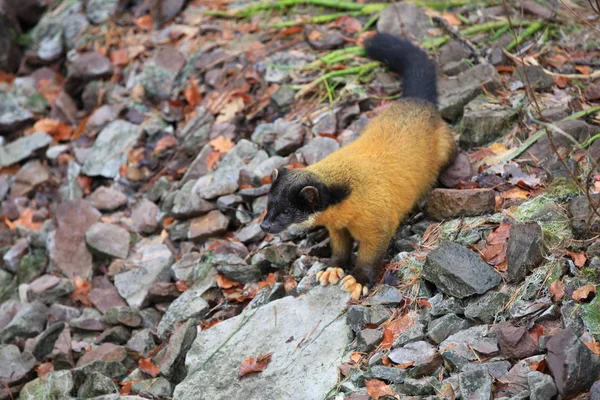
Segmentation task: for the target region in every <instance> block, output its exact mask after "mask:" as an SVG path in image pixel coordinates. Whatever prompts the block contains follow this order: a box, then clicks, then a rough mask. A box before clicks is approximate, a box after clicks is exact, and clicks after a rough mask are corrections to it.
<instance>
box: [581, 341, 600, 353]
mask: <svg viewBox="0 0 600 400" xmlns="http://www.w3.org/2000/svg"><path fill="white" fill-rule="evenodd" d="M583 344H585V345H586V346H587V347H588V349H590V350H591V351H592V353H594V354H597V355H599V356H600V342H583Z"/></svg>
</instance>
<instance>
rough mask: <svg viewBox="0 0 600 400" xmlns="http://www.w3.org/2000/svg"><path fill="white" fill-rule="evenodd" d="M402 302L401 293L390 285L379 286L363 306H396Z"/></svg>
mask: <svg viewBox="0 0 600 400" xmlns="http://www.w3.org/2000/svg"><path fill="white" fill-rule="evenodd" d="M401 301H402V292H400V290H398V289H396V288H395V287H393V286H390V285H385V284H384V285H381V286H379V288H378V289H377V292H375V294H373V295H372V296H370V297H369V299H368V300H367V301H366V302H365V305H368V306H372V305H376V304H391V305H398V304H400V302H401Z"/></svg>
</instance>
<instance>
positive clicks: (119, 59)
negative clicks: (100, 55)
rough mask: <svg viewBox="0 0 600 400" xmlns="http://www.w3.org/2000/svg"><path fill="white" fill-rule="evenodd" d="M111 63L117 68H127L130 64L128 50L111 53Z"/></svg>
mask: <svg viewBox="0 0 600 400" xmlns="http://www.w3.org/2000/svg"><path fill="white" fill-rule="evenodd" d="M110 62H112V64H113V65H114V66H116V67H125V66H126V65H127V64H129V57H128V56H127V50H125V49H117V50H113V51H111V52H110Z"/></svg>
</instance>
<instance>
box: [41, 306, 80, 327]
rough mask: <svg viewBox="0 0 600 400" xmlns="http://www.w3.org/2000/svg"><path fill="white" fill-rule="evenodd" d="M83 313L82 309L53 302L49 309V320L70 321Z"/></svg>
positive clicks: (50, 321) (52, 321) (51, 321)
mask: <svg viewBox="0 0 600 400" xmlns="http://www.w3.org/2000/svg"><path fill="white" fill-rule="evenodd" d="M79 315H81V310H79V309H78V308H75V307H69V306H65V305H62V304H52V305H51V306H50V309H49V310H48V322H49V323H54V322H67V323H68V322H70V321H71V320H72V319H73V318H76V317H78V316H79Z"/></svg>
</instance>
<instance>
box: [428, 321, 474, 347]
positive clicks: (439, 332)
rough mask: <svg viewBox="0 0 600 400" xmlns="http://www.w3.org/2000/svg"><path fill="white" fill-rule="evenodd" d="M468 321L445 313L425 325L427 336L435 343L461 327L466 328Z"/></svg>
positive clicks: (461, 328)
mask: <svg viewBox="0 0 600 400" xmlns="http://www.w3.org/2000/svg"><path fill="white" fill-rule="evenodd" d="M468 327H469V323H468V322H467V321H465V320H464V319H462V318H460V317H459V316H457V315H456V314H446V315H444V316H443V317H440V318H438V319H434V320H433V321H431V322H430V323H429V325H428V326H427V336H428V337H429V338H430V339H431V340H433V341H434V342H436V343H438V344H439V343H441V342H443V341H444V340H445V339H446V338H447V337H448V336H450V335H453V334H455V333H456V332H459V331H461V330H463V329H467V328H468Z"/></svg>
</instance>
